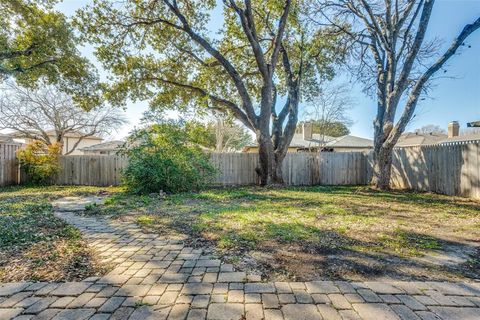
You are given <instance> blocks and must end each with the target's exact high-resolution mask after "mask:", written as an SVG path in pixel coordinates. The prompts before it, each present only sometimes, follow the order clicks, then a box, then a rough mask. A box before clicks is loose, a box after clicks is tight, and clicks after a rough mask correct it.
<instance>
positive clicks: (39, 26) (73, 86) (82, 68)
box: [0, 0, 100, 108]
mask: <svg viewBox="0 0 480 320" xmlns="http://www.w3.org/2000/svg"><path fill="white" fill-rule="evenodd" d="M57 2H58V1H57V0H38V1H33V0H7V1H0V82H3V81H4V80H6V79H8V78H14V79H15V80H16V81H17V83H19V84H21V85H24V86H30V87H32V86H35V85H36V84H37V81H38V80H39V79H42V81H47V82H48V83H50V84H55V85H57V86H58V87H60V88H61V89H62V90H63V91H68V92H69V93H71V94H74V97H75V99H76V101H77V102H78V103H79V104H81V105H82V106H83V107H84V108H91V107H93V106H94V105H96V104H98V103H99V99H100V98H99V96H100V95H99V92H98V89H99V87H98V81H97V74H96V71H95V69H94V67H93V66H92V64H91V63H90V62H89V61H88V60H87V59H86V58H84V57H82V56H81V55H80V52H79V51H78V49H77V44H78V38H77V37H76V36H75V34H74V31H73V29H72V26H71V25H70V24H69V22H68V21H67V19H66V17H65V15H64V14H62V13H61V12H58V11H56V10H55V9H54V5H55V4H56V3H57Z"/></svg>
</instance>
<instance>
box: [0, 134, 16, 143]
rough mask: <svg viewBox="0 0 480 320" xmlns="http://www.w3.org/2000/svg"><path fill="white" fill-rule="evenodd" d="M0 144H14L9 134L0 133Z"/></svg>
mask: <svg viewBox="0 0 480 320" xmlns="http://www.w3.org/2000/svg"><path fill="white" fill-rule="evenodd" d="M0 143H9V144H10V143H16V142H15V141H13V137H12V136H11V135H9V134H4V133H0Z"/></svg>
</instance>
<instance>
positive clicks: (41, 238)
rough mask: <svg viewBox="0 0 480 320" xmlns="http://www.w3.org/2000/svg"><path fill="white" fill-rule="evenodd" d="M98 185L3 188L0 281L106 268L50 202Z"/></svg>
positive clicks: (67, 277) (56, 277)
mask: <svg viewBox="0 0 480 320" xmlns="http://www.w3.org/2000/svg"><path fill="white" fill-rule="evenodd" d="M98 190H99V188H90V187H80V188H79V187H32V188H19V187H11V188H2V189H0V282H9V281H23V280H30V281H75V280H81V279H84V278H86V277H89V276H93V275H100V274H103V273H104V272H105V271H106V269H107V266H103V265H101V264H99V263H98V261H97V259H96V257H95V254H94V253H93V251H92V250H91V249H89V248H88V247H87V245H86V243H85V242H84V241H83V240H82V238H81V235H80V232H79V231H78V230H76V229H75V228H73V227H72V226H69V225H68V224H66V223H64V222H63V221H62V220H60V219H58V218H56V217H55V216H54V215H53V212H52V206H51V204H50V203H51V201H52V200H54V199H57V198H60V197H63V196H70V195H80V194H91V193H95V192H97V191H98ZM111 191H115V189H112V190H111Z"/></svg>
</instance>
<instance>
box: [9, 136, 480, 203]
mask: <svg viewBox="0 0 480 320" xmlns="http://www.w3.org/2000/svg"><path fill="white" fill-rule="evenodd" d="M0 148H2V147H0ZM3 148H4V149H0V155H2V158H1V161H2V165H1V166H0V184H1V183H3V184H9V183H10V184H11V183H16V181H17V180H15V179H16V178H14V177H18V173H17V172H18V170H17V169H15V168H16V167H15V168H14V165H15V166H16V163H15V160H14V159H13V160H8V161H10V162H8V163H9V165H4V163H7V162H6V161H4V160H5V157H6V156H5V154H7V153H8V154H9V157H10V158H9V159H11V155H12V154H13V155H15V151H16V149H15V151H11V150H10V149H9V150H8V151H5V150H6V149H5V147H3ZM211 160H212V163H213V165H214V166H215V167H216V168H217V169H218V175H217V176H216V177H215V179H214V181H213V184H214V185H220V186H234V185H254V184H258V182H259V179H258V176H257V174H256V172H255V168H256V167H257V166H258V154H254V153H214V154H212V155H211ZM126 164H127V159H126V158H124V157H120V156H113V155H110V156H103V155H102V156H93V155H84V156H62V157H60V165H61V168H62V170H61V172H60V174H59V175H58V176H57V177H56V179H55V180H54V183H56V184H65V185H97V186H108V185H118V184H120V183H121V171H122V169H123V168H125V166H126ZM5 168H6V169H5ZM282 170H283V176H284V180H285V183H286V184H287V185H365V184H368V183H369V181H370V179H371V176H372V171H373V169H372V154H371V153H362V152H345V153H342V152H323V153H289V154H287V156H286V157H285V160H284V162H283V166H282ZM5 181H7V182H5ZM391 184H392V187H394V188H402V189H413V190H419V191H433V192H437V193H443V194H447V195H459V196H463V197H469V198H474V199H480V142H474V143H458V144H450V145H446V146H423V147H408V148H396V149H394V152H393V168H392V180H391Z"/></svg>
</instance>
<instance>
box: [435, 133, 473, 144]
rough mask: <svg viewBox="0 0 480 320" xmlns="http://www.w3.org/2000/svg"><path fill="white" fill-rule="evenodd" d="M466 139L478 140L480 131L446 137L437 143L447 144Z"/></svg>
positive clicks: (465, 140)
mask: <svg viewBox="0 0 480 320" xmlns="http://www.w3.org/2000/svg"><path fill="white" fill-rule="evenodd" d="M468 141H480V133H470V134H462V135H459V136H456V137H452V138H447V139H444V140H441V141H438V142H437V144H448V143H453V142H468Z"/></svg>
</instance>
